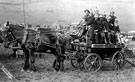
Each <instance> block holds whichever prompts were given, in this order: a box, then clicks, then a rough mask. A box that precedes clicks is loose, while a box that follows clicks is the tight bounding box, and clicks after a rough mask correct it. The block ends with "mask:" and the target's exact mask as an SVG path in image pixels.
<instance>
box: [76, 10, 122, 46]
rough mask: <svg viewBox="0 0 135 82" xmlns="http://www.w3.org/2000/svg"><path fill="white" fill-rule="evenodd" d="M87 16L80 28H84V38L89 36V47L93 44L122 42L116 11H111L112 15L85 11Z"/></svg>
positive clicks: (81, 22)
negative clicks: (119, 35) (119, 36)
mask: <svg viewBox="0 0 135 82" xmlns="http://www.w3.org/2000/svg"><path fill="white" fill-rule="evenodd" d="M84 13H85V16H84V17H83V18H82V20H81V21H80V23H79V24H78V26H80V25H81V26H83V27H84V28H83V33H82V37H83V36H87V41H86V42H87V45H91V44H106V43H109V44H110V43H111V44H117V43H118V42H119V41H120V40H119V39H118V34H119V33H120V29H119V25H118V19H117V17H116V16H115V12H114V11H110V15H109V16H107V15H106V14H99V11H98V10H96V11H95V13H93V12H92V10H91V11H90V10H88V9H86V10H84Z"/></svg>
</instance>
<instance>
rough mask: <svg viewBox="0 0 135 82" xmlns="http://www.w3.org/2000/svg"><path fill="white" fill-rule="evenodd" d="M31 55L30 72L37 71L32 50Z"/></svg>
mask: <svg viewBox="0 0 135 82" xmlns="http://www.w3.org/2000/svg"><path fill="white" fill-rule="evenodd" d="M29 53H30V70H31V71H36V67H35V65H34V63H35V56H34V51H33V50H31V49H30V50H29Z"/></svg>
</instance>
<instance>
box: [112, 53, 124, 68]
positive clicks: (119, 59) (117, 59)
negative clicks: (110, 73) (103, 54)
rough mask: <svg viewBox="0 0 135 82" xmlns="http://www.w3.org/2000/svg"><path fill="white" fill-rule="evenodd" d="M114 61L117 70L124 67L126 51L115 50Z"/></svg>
mask: <svg viewBox="0 0 135 82" xmlns="http://www.w3.org/2000/svg"><path fill="white" fill-rule="evenodd" d="M112 63H113V65H114V67H115V70H119V69H121V68H123V67H124V65H125V63H126V59H125V56H124V53H123V52H121V51H117V52H115V53H114V55H113V57H112Z"/></svg>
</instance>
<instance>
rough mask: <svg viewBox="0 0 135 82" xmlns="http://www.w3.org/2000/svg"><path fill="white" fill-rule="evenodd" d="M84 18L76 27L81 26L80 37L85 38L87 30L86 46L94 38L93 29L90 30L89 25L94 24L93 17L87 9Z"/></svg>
mask: <svg viewBox="0 0 135 82" xmlns="http://www.w3.org/2000/svg"><path fill="white" fill-rule="evenodd" d="M84 13H85V16H84V17H83V18H82V20H81V21H80V23H79V24H78V25H83V27H84V28H83V33H82V37H83V36H85V35H86V34H87V32H88V30H89V32H88V33H89V34H88V38H87V39H88V41H87V43H88V45H90V44H91V43H92V40H93V37H94V29H93V28H90V25H92V24H93V22H94V16H92V15H90V11H89V10H88V9H86V10H84Z"/></svg>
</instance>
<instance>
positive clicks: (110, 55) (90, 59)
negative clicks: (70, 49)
mask: <svg viewBox="0 0 135 82" xmlns="http://www.w3.org/2000/svg"><path fill="white" fill-rule="evenodd" d="M73 45H75V46H76V47H77V50H76V53H75V54H74V55H73V56H72V58H71V64H72V66H73V67H75V68H79V69H80V68H85V69H86V70H87V71H94V72H95V71H98V70H99V69H100V68H101V66H102V64H103V61H104V60H108V61H112V63H113V64H114V65H115V69H119V68H121V67H122V66H123V65H124V63H125V56H124V53H123V52H122V50H123V48H124V46H123V45H121V44H118V45H113V44H92V45H91V46H90V47H88V46H87V45H80V43H75V44H73ZM91 69H92V70H91Z"/></svg>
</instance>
